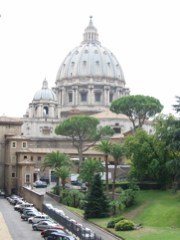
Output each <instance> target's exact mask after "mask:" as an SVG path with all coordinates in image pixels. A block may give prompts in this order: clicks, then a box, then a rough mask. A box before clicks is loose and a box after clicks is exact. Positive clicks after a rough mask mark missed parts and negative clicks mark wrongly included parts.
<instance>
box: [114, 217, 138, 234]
mask: <svg viewBox="0 0 180 240" xmlns="http://www.w3.org/2000/svg"><path fill="white" fill-rule="evenodd" d="M133 229H134V223H133V222H132V221H129V220H126V219H123V220H121V221H119V222H118V223H116V224H115V230H116V231H128V230H133Z"/></svg>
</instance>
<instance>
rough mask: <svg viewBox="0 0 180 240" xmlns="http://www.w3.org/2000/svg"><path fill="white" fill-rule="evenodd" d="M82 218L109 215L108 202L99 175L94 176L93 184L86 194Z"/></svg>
mask: <svg viewBox="0 0 180 240" xmlns="http://www.w3.org/2000/svg"><path fill="white" fill-rule="evenodd" d="M86 201H87V202H86V203H85V211H84V218H85V219H88V218H101V217H106V216H108V215H109V201H108V198H107V196H106V195H105V193H104V191H103V184H102V180H101V177H100V174H96V175H95V176H94V181H93V184H92V186H91V188H90V191H89V193H88V194H87V198H86Z"/></svg>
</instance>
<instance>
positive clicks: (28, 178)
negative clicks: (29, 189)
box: [25, 174, 31, 183]
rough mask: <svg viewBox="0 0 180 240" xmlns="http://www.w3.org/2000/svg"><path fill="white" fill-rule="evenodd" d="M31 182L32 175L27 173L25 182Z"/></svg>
mask: <svg viewBox="0 0 180 240" xmlns="http://www.w3.org/2000/svg"><path fill="white" fill-rule="evenodd" d="M30 182H31V175H30V174H25V183H30Z"/></svg>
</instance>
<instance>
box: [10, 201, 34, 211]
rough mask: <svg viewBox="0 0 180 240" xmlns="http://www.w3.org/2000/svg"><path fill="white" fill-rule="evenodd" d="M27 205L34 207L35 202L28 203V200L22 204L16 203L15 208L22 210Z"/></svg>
mask: <svg viewBox="0 0 180 240" xmlns="http://www.w3.org/2000/svg"><path fill="white" fill-rule="evenodd" d="M26 207H33V204H32V203H27V202H24V203H21V204H16V205H15V206H14V210H17V211H19V212H22V211H23V209H24V208H26Z"/></svg>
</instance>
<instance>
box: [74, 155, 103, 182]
mask: <svg viewBox="0 0 180 240" xmlns="http://www.w3.org/2000/svg"><path fill="white" fill-rule="evenodd" d="M103 171H104V166H103V164H102V162H101V161H98V160H96V159H91V158H88V159H86V160H84V161H83V162H82V163H81V165H80V174H79V177H78V178H79V179H81V180H82V181H83V182H87V183H88V185H89V186H90V185H92V181H93V179H94V176H95V174H96V173H102V172H103Z"/></svg>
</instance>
